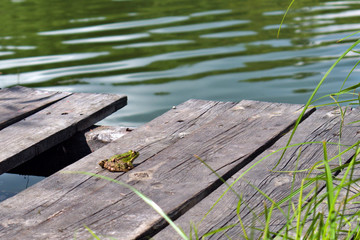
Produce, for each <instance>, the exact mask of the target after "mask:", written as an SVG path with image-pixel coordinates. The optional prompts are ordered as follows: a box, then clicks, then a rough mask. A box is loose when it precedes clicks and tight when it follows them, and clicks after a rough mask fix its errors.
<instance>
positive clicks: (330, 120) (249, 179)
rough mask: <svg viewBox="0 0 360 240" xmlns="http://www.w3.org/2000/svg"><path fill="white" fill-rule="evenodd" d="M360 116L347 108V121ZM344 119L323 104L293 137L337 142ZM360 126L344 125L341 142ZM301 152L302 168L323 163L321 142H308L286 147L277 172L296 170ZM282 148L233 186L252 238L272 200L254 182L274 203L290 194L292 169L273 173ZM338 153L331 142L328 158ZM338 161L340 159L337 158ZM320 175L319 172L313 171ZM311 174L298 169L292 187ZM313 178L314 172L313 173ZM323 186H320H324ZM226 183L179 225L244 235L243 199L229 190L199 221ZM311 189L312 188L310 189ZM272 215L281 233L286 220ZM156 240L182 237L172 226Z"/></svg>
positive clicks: (235, 236)
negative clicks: (258, 217) (265, 205)
mask: <svg viewBox="0 0 360 240" xmlns="http://www.w3.org/2000/svg"><path fill="white" fill-rule="evenodd" d="M358 116H359V111H358V110H355V109H353V110H352V111H351V112H350V111H348V114H347V117H346V119H348V121H349V122H351V121H353V120H356V119H357V118H358ZM339 124H340V117H339V115H338V113H337V111H336V110H335V111H334V110H332V109H331V110H330V109H329V108H324V109H320V110H317V111H316V112H315V113H313V114H312V115H311V116H310V117H309V118H307V119H306V120H305V121H303V122H302V123H301V124H300V126H299V128H298V129H297V132H296V134H295V136H294V138H293V141H292V143H301V142H310V141H311V142H312V141H329V142H335V143H337V141H338V137H339V134H338V133H339V132H338V131H339V126H340V125H339ZM358 130H359V127H355V126H346V125H345V126H344V127H343V136H347V137H346V138H343V139H342V141H341V143H343V144H353V143H355V142H356V141H357V139H358V138H359V131H358ZM289 134H290V133H288V134H287V135H285V136H284V137H283V138H281V139H280V140H279V141H278V142H276V143H275V144H274V145H273V146H271V148H268V149H266V151H265V152H264V153H263V154H261V155H259V156H258V157H257V158H255V159H254V161H253V162H257V161H259V160H261V159H262V158H264V157H265V156H267V155H269V154H271V153H274V151H276V150H277V149H280V148H281V147H284V146H286V143H287V140H288V138H289ZM299 150H301V155H300V158H299V161H298V169H299V170H301V169H302V170H303V169H309V168H310V167H312V166H313V165H314V164H315V162H316V161H319V160H321V159H322V158H323V156H322V154H323V153H322V145H321V143H318V144H308V145H304V146H301V147H300V146H297V147H293V148H291V149H288V150H287V152H286V154H285V156H284V158H283V160H282V161H281V162H280V164H279V166H278V167H277V168H276V170H278V171H294V170H295V169H296V161H297V158H298V156H299ZM281 153H282V152H279V153H275V154H273V155H271V156H269V157H268V158H266V159H265V160H264V161H262V162H261V163H260V164H258V165H257V166H255V167H254V168H253V169H251V170H250V172H248V173H247V174H246V175H245V176H244V177H243V178H242V179H240V180H239V181H238V182H237V183H236V184H235V185H234V187H233V189H234V190H235V191H236V192H237V193H238V194H239V195H241V196H242V207H241V211H240V216H241V218H242V221H243V224H244V225H245V226H246V229H247V234H248V236H252V238H253V239H257V238H258V237H259V236H260V235H261V234H262V233H261V232H259V231H255V230H251V229H250V228H251V227H260V228H261V227H262V228H264V225H261V224H260V223H262V224H264V217H262V218H261V219H256V218H255V217H254V215H253V214H255V215H256V214H257V215H258V214H259V213H261V212H262V211H263V210H264V205H263V204H264V202H267V206H268V207H270V206H271V203H269V201H267V200H266V199H265V197H264V196H263V195H262V194H260V193H259V192H258V191H256V190H255V189H254V187H252V186H251V185H250V184H252V185H254V186H256V187H257V188H259V189H260V190H261V191H263V192H264V193H265V194H267V195H268V196H269V197H270V198H272V199H273V200H274V201H275V202H278V201H280V200H281V199H283V198H284V197H286V196H287V195H288V194H289V193H290V190H291V184H292V181H293V175H292V174H289V173H288V172H285V173H284V172H270V169H272V168H273V167H274V166H275V165H276V163H277V162H278V160H279V158H280V155H281ZM337 153H338V146H337V145H328V156H329V158H331V157H333V156H335V155H336V154H337ZM351 155H352V154H351V153H348V154H345V155H344V156H343V161H346V160H347V159H348V158H350V157H351ZM334 161H336V160H334ZM250 167H251V164H249V165H248V166H246V167H245V168H243V169H241V170H240V171H239V172H237V173H236V174H235V175H234V176H233V177H232V178H231V180H229V184H230V183H232V182H233V181H234V180H235V179H237V178H238V177H239V176H241V175H242V174H243V173H244V172H245V171H246V170H248V169H249V168H250ZM317 173H319V171H315V172H314V174H317ZM306 174H308V172H302V173H297V174H296V177H295V181H294V188H295V189H296V188H298V187H299V186H300V183H301V179H302V178H303V177H304V176H306ZM311 176H313V175H311ZM320 188H321V186H320ZM226 189H227V187H226V186H225V185H223V186H221V187H219V188H218V189H217V190H216V191H214V192H213V193H212V194H210V195H209V196H208V197H206V198H205V199H204V200H202V201H201V202H200V203H198V204H197V205H196V206H194V207H193V208H192V209H190V210H189V211H188V212H187V213H186V214H184V215H183V216H181V217H180V218H179V219H177V220H176V223H177V224H178V225H179V226H180V227H182V228H183V229H184V230H185V232H186V233H189V232H190V222H193V223H194V224H195V226H196V227H197V228H198V234H199V236H202V235H204V234H205V233H207V232H210V231H212V230H214V229H219V228H221V227H224V226H230V225H231V224H237V225H236V226H235V227H233V228H231V229H229V230H227V231H224V232H220V233H218V234H215V235H213V236H212V237H208V238H207V239H224V238H226V237H225V234H227V236H229V237H230V238H232V239H239V238H240V239H242V238H243V237H242V236H243V232H242V230H241V226H240V225H239V218H238V216H237V213H236V207H237V204H238V202H239V199H238V197H237V196H236V195H235V194H234V193H233V192H231V191H229V192H228V193H227V194H226V195H225V196H224V197H223V198H222V199H221V200H220V202H219V203H218V204H217V205H216V206H215V207H214V208H213V209H212V211H211V212H210V213H209V215H208V216H206V218H205V219H204V220H203V221H202V222H201V223H200V221H201V219H202V218H203V217H204V216H205V214H206V213H207V211H208V210H210V209H211V207H212V206H213V204H214V203H215V202H216V201H217V200H218V198H219V197H220V196H221V195H222V194H223V193H224V192H225V191H226ZM306 192H308V190H306ZM296 200H297V197H295V198H294V199H293V202H295V203H296ZM287 205H288V202H286V203H285V204H283V206H282V207H283V208H284V212H285V213H286V212H287ZM272 215H273V218H272V220H271V222H270V226H271V228H270V231H278V230H279V229H280V228H281V227H282V226H284V223H285V217H284V215H283V214H282V213H281V212H279V211H277V210H276V209H274V211H273V213H272ZM154 239H156V240H157V239H160V240H161V239H180V238H179V237H177V235H176V233H175V232H174V230H173V229H172V228H170V227H167V228H166V229H164V230H162V231H161V232H159V233H158V234H157V235H155V236H154Z"/></svg>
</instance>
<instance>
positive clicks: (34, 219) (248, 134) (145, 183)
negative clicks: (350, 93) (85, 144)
mask: <svg viewBox="0 0 360 240" xmlns="http://www.w3.org/2000/svg"><path fill="white" fill-rule="evenodd" d="M300 109H301V106H298V105H288V104H276V103H260V102H254V101H242V102H241V103H239V104H237V105H235V106H233V107H231V108H230V109H227V110H226V111H224V112H222V113H221V114H220V115H219V116H218V117H217V118H215V119H211V121H208V119H206V118H203V117H204V114H200V115H199V114H198V113H197V114H194V112H196V111H189V109H184V108H181V106H180V107H178V109H175V110H171V111H169V112H168V113H167V114H165V115H164V116H165V117H164V116H162V117H160V118H158V119H156V120H155V121H152V122H150V123H149V124H146V125H145V126H143V127H140V128H138V129H136V130H134V131H133V132H131V133H129V134H127V135H125V136H124V137H123V138H121V139H120V141H118V142H117V143H111V144H109V145H107V146H105V147H103V148H102V149H100V150H98V151H96V152H94V153H93V154H91V155H88V156H87V157H85V158H83V159H81V160H80V161H78V162H76V163H74V164H72V165H70V166H68V167H67V168H65V169H64V170H70V171H90V172H98V173H101V174H103V175H105V176H111V177H112V178H116V179H118V180H121V181H123V182H127V183H128V184H131V185H133V186H134V187H136V188H137V189H139V190H140V191H142V192H143V193H145V194H146V195H147V196H149V197H150V198H151V199H153V200H154V201H155V202H157V203H158V204H159V205H160V206H161V207H162V208H163V209H164V210H165V212H167V213H168V214H169V215H171V216H178V215H180V214H181V213H182V212H183V211H185V210H187V209H189V208H190V207H191V206H193V205H194V204H196V203H197V202H198V201H200V200H201V199H202V198H204V197H205V196H206V195H208V194H209V193H210V192H211V191H213V190H214V189H216V187H218V186H219V185H220V184H221V182H220V181H218V179H217V177H216V176H215V175H214V174H212V173H211V171H209V170H208V169H207V168H206V167H204V166H203V165H202V164H201V163H200V161H198V160H197V159H196V158H195V157H194V156H193V154H197V155H199V156H201V157H202V158H203V159H204V160H205V161H206V162H207V163H208V164H210V165H211V166H212V167H213V168H214V169H215V170H217V171H218V172H219V174H220V175H222V176H223V177H225V178H226V177H229V176H230V175H231V174H232V173H233V172H236V171H237V170H239V169H240V168H242V167H243V166H244V165H246V164H247V163H248V162H249V161H251V160H252V158H253V157H254V156H255V155H256V154H259V153H260V152H261V151H262V150H263V149H265V148H266V147H267V146H268V145H270V144H271V143H272V142H274V141H275V140H276V139H278V138H279V137H280V136H281V135H282V134H283V133H284V132H285V131H287V130H288V129H289V128H290V127H291V125H292V124H293V123H294V121H295V119H296V118H297V115H298V114H299V110H300ZM193 110H194V109H193ZM174 113H175V114H174ZM173 114H174V115H175V117H174V116H172V115H173ZM189 115H193V116H189ZM194 115H196V116H195V118H194ZM208 117H209V116H208ZM189 125H190V126H191V127H192V130H193V131H189V130H187V127H186V126H189ZM199 125H200V126H199ZM180 126H181V127H180ZM194 126H196V127H194ZM180 129H181V130H180ZM154 130H155V131H154ZM186 133H189V134H188V135H187V134H186ZM129 149H133V150H137V151H140V156H139V158H137V159H136V160H135V164H136V167H135V169H133V170H131V171H130V172H127V173H109V172H107V171H104V170H102V169H101V168H100V167H99V166H97V163H98V162H99V161H100V160H102V159H104V158H107V157H109V156H111V155H113V154H115V153H119V152H125V151H127V150H129ZM224 156H226V157H224ZM23 199H28V201H27V203H26V204H25V203H24V201H23ZM0 208H1V209H2V211H1V212H0V222H1V225H0V236H1V237H4V238H6V237H7V236H11V237H12V238H13V239H14V238H15V239H17V238H24V237H25V238H26V237H27V236H31V237H32V238H47V237H48V238H71V237H72V236H73V234H74V233H75V232H76V233H77V237H80V238H85V237H87V236H89V234H88V232H87V231H86V230H85V229H84V228H83V224H86V225H87V226H89V227H90V228H91V229H92V230H93V231H95V232H96V233H97V234H99V235H101V236H108V237H110V236H111V237H115V238H117V239H135V238H141V237H146V236H147V235H151V234H153V233H154V232H156V231H157V229H158V228H161V227H163V226H165V225H164V222H163V220H162V219H161V218H160V217H159V216H158V215H157V214H156V213H155V212H154V210H152V209H151V208H150V207H149V206H148V205H146V204H145V203H144V202H143V201H142V200H140V199H139V198H138V197H137V196H136V195H135V194H134V193H133V192H131V191H130V190H128V189H125V188H123V187H121V186H118V185H116V184H114V183H110V182H107V181H103V180H99V179H96V178H93V177H89V176H86V175H77V174H75V175H68V174H62V173H56V174H54V175H52V176H50V177H49V178H48V179H46V180H45V181H42V182H40V183H39V184H36V185H35V186H33V187H31V188H29V189H28V190H25V191H24V192H22V193H20V194H18V195H17V196H16V197H14V198H10V199H8V200H6V201H4V202H3V203H2V204H0ZM10 213H11V216H12V219H9V218H8V216H9V214H10Z"/></svg>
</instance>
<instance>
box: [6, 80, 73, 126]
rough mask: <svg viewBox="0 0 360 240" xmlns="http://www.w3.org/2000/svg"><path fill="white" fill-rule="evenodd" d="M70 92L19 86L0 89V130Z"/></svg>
mask: <svg viewBox="0 0 360 240" xmlns="http://www.w3.org/2000/svg"><path fill="white" fill-rule="evenodd" d="M69 95H71V93H65V92H51V91H44V90H35V89H31V88H25V87H21V86H15V87H11V88H4V89H1V90H0V130H1V129H3V128H5V127H7V126H10V125H11V124H13V123H15V122H17V121H20V120H21V119H23V118H25V117H27V116H30V115H31V114H33V113H35V112H37V111H40V110H41V109H44V108H45V107H47V106H49V105H51V104H52V103H54V102H56V101H59V100H61V99H63V98H65V97H67V96H69Z"/></svg>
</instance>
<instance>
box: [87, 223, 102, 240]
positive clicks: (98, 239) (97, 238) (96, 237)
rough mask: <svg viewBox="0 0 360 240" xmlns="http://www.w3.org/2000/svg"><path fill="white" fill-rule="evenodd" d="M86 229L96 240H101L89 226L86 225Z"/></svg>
mask: <svg viewBox="0 0 360 240" xmlns="http://www.w3.org/2000/svg"><path fill="white" fill-rule="evenodd" d="M84 227H85V228H86V230H88V232H89V233H90V234H91V236H93V237H94V238H95V239H96V240H100V238H99V237H98V236H97V235H96V234H95V233H94V232H93V231H92V230H91V229H90V228H89V227H88V226H86V225H84Z"/></svg>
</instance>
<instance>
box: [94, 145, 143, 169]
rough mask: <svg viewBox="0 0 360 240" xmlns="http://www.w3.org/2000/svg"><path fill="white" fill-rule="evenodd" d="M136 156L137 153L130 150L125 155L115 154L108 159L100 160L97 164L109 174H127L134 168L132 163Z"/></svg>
mask: <svg viewBox="0 0 360 240" xmlns="http://www.w3.org/2000/svg"><path fill="white" fill-rule="evenodd" d="M138 156H139V152H136V151H133V150H130V151H128V152H126V153H122V154H116V155H114V156H112V157H110V158H109V159H105V160H102V161H100V162H99V165H100V166H101V167H102V168H105V169H107V170H109V171H110V172H127V171H129V170H131V169H133V168H134V165H133V164H132V162H133V161H134V159H135V158H137V157H138Z"/></svg>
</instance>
